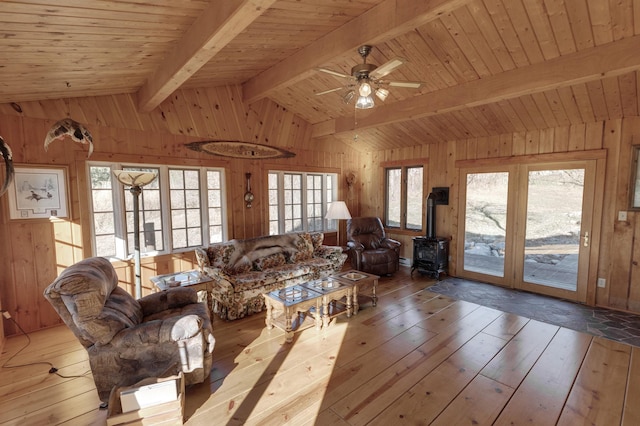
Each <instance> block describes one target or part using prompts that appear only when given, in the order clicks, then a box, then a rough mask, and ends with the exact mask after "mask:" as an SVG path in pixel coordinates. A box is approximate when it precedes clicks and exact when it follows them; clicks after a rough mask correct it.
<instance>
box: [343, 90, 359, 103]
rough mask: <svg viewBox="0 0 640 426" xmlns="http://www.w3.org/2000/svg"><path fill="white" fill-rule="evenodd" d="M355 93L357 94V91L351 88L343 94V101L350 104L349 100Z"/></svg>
mask: <svg viewBox="0 0 640 426" xmlns="http://www.w3.org/2000/svg"><path fill="white" fill-rule="evenodd" d="M355 95H356V92H355V91H354V90H349V91H348V92H347V93H345V94H344V95H342V101H343V102H344V103H345V104H348V103H349V102H351V99H353V97H354V96H355Z"/></svg>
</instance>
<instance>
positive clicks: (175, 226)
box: [169, 169, 202, 249]
mask: <svg viewBox="0 0 640 426" xmlns="http://www.w3.org/2000/svg"><path fill="white" fill-rule="evenodd" d="M169 192H170V194H171V224H172V230H171V231H172V236H171V238H172V241H173V248H174V249H175V248H186V247H194V246H199V245H202V221H201V220H200V218H201V209H200V170H183V169H170V170H169Z"/></svg>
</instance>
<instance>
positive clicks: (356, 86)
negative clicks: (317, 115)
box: [316, 45, 422, 109]
mask: <svg viewBox="0 0 640 426" xmlns="http://www.w3.org/2000/svg"><path fill="white" fill-rule="evenodd" d="M371 49H372V47H371V46H369V45H364V46H360V47H359V48H358V53H359V54H360V56H362V63H361V64H358V65H356V66H354V67H353V68H351V75H348V74H344V73H341V72H338V71H333V70H330V69H327V68H316V70H317V71H320V72H324V73H327V74H331V75H333V76H336V77H342V78H347V79H349V80H351V81H350V82H349V83H348V84H347V85H346V86H344V87H336V88H335V89H329V90H325V91H323V92H319V93H316V95H325V94H327V93H333V92H337V91H339V90H343V89H347V91H346V92H345V94H344V95H343V96H342V100H343V101H344V102H345V103H347V104H348V103H349V102H351V100H352V99H353V98H354V97H355V96H356V93H357V94H358V98H357V100H356V108H358V109H369V108H373V106H374V101H373V96H372V94H375V95H376V96H377V97H378V98H379V99H380V100H381V101H384V100H385V99H386V98H387V96H389V89H387V88H386V87H405V88H410V89H418V88H420V86H422V82H419V81H387V80H384V77H385V76H387V75H388V74H390V73H391V72H392V71H394V70H395V69H396V68H398V67H399V66H400V65H402V64H403V63H405V62H406V60H405V59H403V58H393V59H391V60H390V61H388V62H386V63H384V64H382V65H380V66H376V65H373V64H368V63H367V56H369V53H371ZM356 90H357V92H356Z"/></svg>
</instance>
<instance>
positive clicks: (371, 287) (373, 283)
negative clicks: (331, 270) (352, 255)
mask: <svg viewBox="0 0 640 426" xmlns="http://www.w3.org/2000/svg"><path fill="white" fill-rule="evenodd" d="M332 277H333V278H336V279H338V280H339V281H342V282H344V283H348V284H351V285H352V286H353V293H352V298H353V314H354V315H356V314H357V313H358V310H359V307H360V305H359V304H358V296H366V297H369V298H371V301H372V304H373V306H376V305H377V304H378V296H377V295H376V287H378V279H380V277H379V276H377V275H373V274H369V273H367V272H362V271H356V270H355V269H352V270H349V271H345V272H339V273H337V274H334V275H332Z"/></svg>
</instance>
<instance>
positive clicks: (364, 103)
mask: <svg viewBox="0 0 640 426" xmlns="http://www.w3.org/2000/svg"><path fill="white" fill-rule="evenodd" d="M374 105H375V103H374V102H373V96H371V95H369V96H358V101H357V102H356V108H358V109H369V108H373V106H374Z"/></svg>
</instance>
